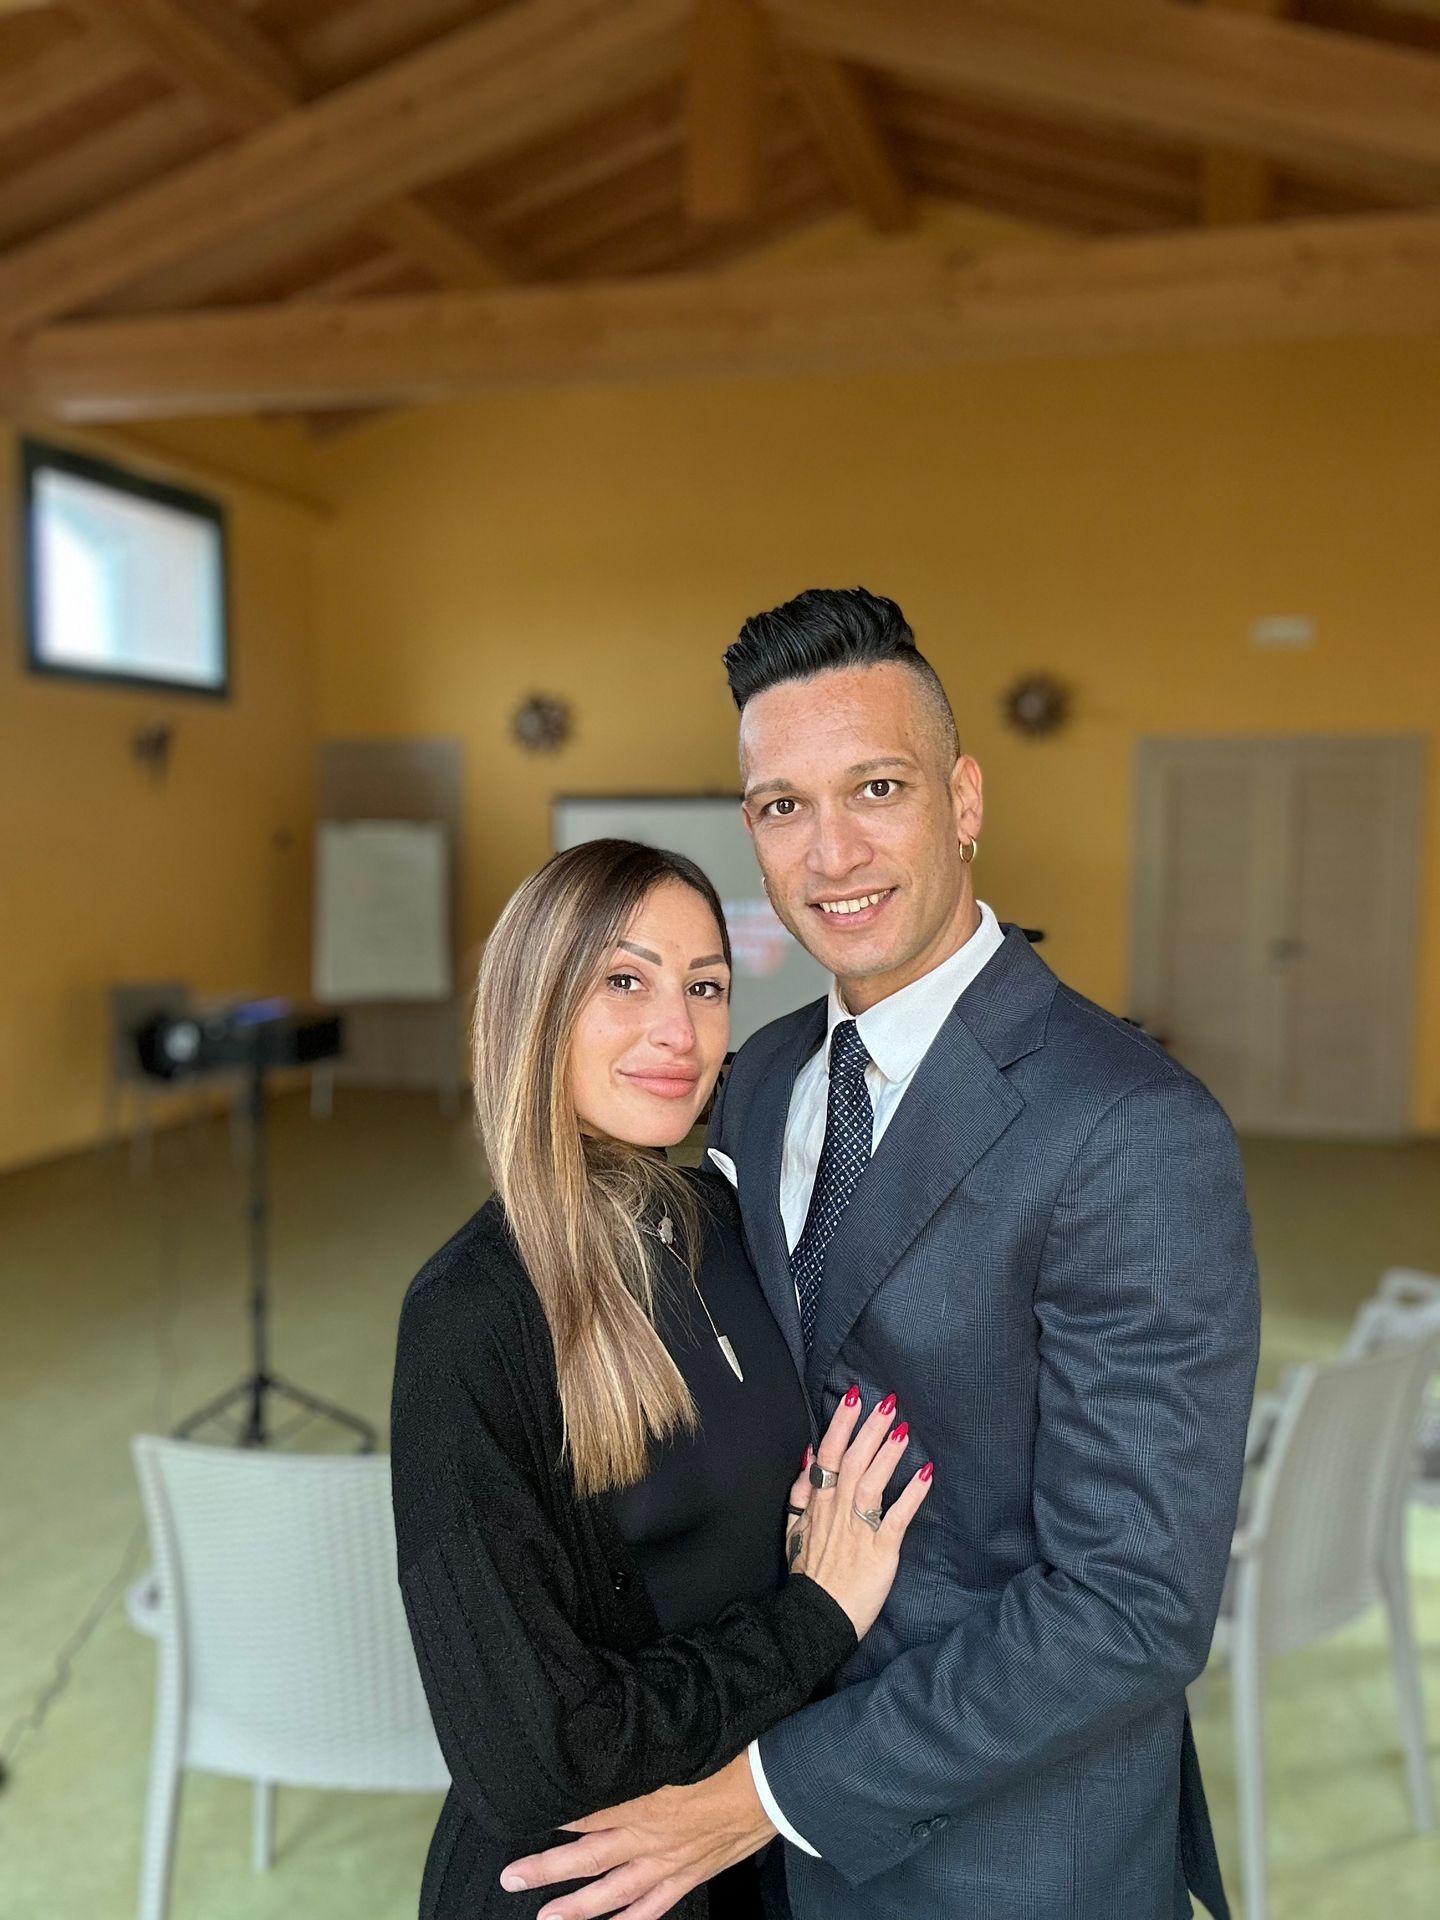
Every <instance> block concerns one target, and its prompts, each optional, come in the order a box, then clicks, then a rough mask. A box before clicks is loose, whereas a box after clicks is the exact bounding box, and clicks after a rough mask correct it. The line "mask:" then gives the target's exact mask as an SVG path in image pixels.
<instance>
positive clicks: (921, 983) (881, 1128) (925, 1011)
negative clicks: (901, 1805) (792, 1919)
mask: <svg viewBox="0 0 1440 1920" xmlns="http://www.w3.org/2000/svg"><path fill="white" fill-rule="evenodd" d="M977 904H978V906H979V908H980V924H979V926H978V927H977V928H976V929H975V931H974V933H972V934H971V936H970V938H969V939H968V940H967V941H966V942H965V944H964V946H963V947H959V948H957V949H956V951H955V952H954V953H952V954H951V955H950V958H949V959H948V960H942V961H941V962H940V964H939V966H938V967H932V968H931V970H930V971H929V973H925V974H922V975H921V976H920V978H919V979H918V980H912V981H911V982H910V985H909V986H908V987H901V988H900V990H899V991H898V992H897V993H892V994H891V995H890V996H889V998H888V999H885V1000H879V1001H877V1002H876V1004H875V1005H874V1006H873V1007H870V1008H868V1009H867V1010H866V1011H865V1012H864V1013H862V1014H859V1015H857V1016H856V1020H855V1025H856V1027H857V1028H858V1029H859V1032H860V1038H861V1039H862V1040H863V1041H864V1042H865V1050H866V1052H867V1053H868V1054H869V1055H870V1064H869V1066H868V1067H866V1069H865V1085H866V1087H867V1088H868V1089H869V1092H870V1105H871V1108H872V1109H873V1112H874V1115H875V1123H874V1129H873V1131H872V1133H871V1136H870V1151H871V1152H872V1153H873V1152H874V1151H875V1149H876V1147H878V1146H879V1144H880V1140H881V1136H882V1135H883V1134H884V1132H885V1129H886V1127H888V1126H889V1124H890V1122H891V1121H892V1120H893V1119H894V1117H895V1110H896V1108H897V1107H898V1106H899V1105H900V1102H901V1101H902V1100H903V1099H904V1097H905V1094H906V1091H907V1089H908V1088H909V1085H910V1082H911V1081H912V1080H913V1079H914V1078H915V1070H916V1068H917V1067H918V1066H919V1065H920V1062H921V1061H922V1060H923V1059H924V1058H925V1055H926V1054H927V1053H928V1052H929V1051H930V1047H931V1045H932V1043H933V1042H934V1040H935V1037H936V1035H937V1034H938V1033H939V1031H940V1029H941V1027H942V1026H943V1025H944V1024H945V1016H946V1015H947V1014H948V1013H949V1011H950V1009H951V1008H952V1007H953V1006H954V1004H955V1002H956V1001H957V1000H958V999H959V998H960V995H961V994H962V993H964V991H965V989H966V988H967V987H968V986H969V985H970V983H971V981H973V980H974V979H975V977H976V975H977V974H978V973H979V972H980V969H981V968H982V967H983V966H984V965H985V963H986V961H987V960H989V959H990V957H991V956H992V954H994V953H995V952H997V951H998V949H999V948H1000V947H1001V946H1002V945H1003V944H1004V939H1005V936H1004V934H1003V933H1002V932H1001V931H1000V922H999V921H998V920H997V919H996V918H995V915H994V914H993V913H992V912H991V910H990V908H989V907H987V906H986V904H985V902H984V901H983V900H981V901H979V902H977ZM849 1018H850V1014H849V1012H848V1010H847V1009H846V1007H845V1004H844V1002H843V1001H842V1000H841V998H840V990H839V988H838V987H837V986H836V985H835V983H834V981H832V982H831V983H830V1000H829V1006H828V1009H827V1018H826V1024H825V1044H824V1045H823V1046H821V1047H820V1048H819V1049H818V1050H817V1051H816V1052H815V1053H813V1054H812V1055H811V1056H810V1058H809V1059H808V1060H807V1061H806V1062H805V1065H804V1066H803V1067H802V1068H801V1069H800V1071H799V1073H798V1074H797V1075H796V1076H795V1086H794V1089H793V1091H792V1092H791V1095H790V1112H789V1115H788V1117H787V1118H786V1121H785V1146H784V1151H783V1153H782V1156H781V1161H780V1212H781V1215H782V1216H783V1218H784V1221H785V1243H786V1246H787V1247H788V1248H789V1250H790V1251H791V1252H792V1253H793V1252H794V1251H795V1243H796V1241H797V1240H799V1238H800V1235H801V1234H802V1232H803V1231H804V1229H805V1216H806V1214H807V1213H808V1212H809V1210H810V1195H811V1193H812V1192H813V1190H814V1187H815V1174H816V1171H817V1169H818V1167H819V1165H820V1149H821V1148H822V1147H823V1146H824V1144H825V1108H826V1103H827V1100H828V1097H829V1092H830V1036H831V1034H833V1033H834V1031H835V1029H836V1027H837V1026H838V1025H839V1023H840V1022H841V1021H842V1020H848V1019H849ZM714 1158H715V1160H716V1163H717V1164H718V1165H720V1166H721V1169H722V1171H724V1172H725V1173H726V1174H727V1176H728V1177H729V1178H730V1179H731V1180H732V1181H733V1180H734V1178H735V1175H734V1173H733V1171H731V1170H730V1169H729V1168H726V1167H725V1166H724V1156H723V1155H720V1154H716V1155H715V1156H714ZM747 1751H748V1754H749V1759H750V1772H751V1775H752V1776H753V1778H754V1781H755V1791H756V1792H757V1793H758V1794H759V1796H760V1804H761V1805H762V1806H763V1807H764V1809H765V1811H766V1813H767V1814H768V1815H769V1817H770V1820H771V1822H772V1824H773V1825H774V1826H775V1828H776V1830H777V1831H778V1832H779V1833H781V1834H782V1835H783V1836H784V1837H785V1839H787V1840H788V1841H789V1842H790V1843H791V1845H792V1846H796V1847H799V1848H800V1849H801V1851H802V1852H803V1853H809V1854H814V1855H815V1857H816V1858H817V1859H818V1858H819V1850H818V1848H815V1847H812V1846H811V1844H810V1842H809V1841H808V1840H807V1839H805V1837H804V1835H803V1834H799V1833H797V1832H796V1831H795V1829H794V1827H792V1826H791V1824H790V1822H789V1821H788V1820H787V1819H786V1818H785V1815H784V1814H783V1813H782V1812H781V1810H780V1806H779V1803H778V1802H777V1800H776V1799H775V1796H774V1794H773V1793H772V1792H771V1791H770V1783H769V1781H768V1780H767V1779H766V1778H765V1769H764V1767H763V1766H762V1765H761V1762H760V1743H759V1741H758V1740H752V1741H751V1742H750V1745H749V1748H748V1749H747Z"/></svg>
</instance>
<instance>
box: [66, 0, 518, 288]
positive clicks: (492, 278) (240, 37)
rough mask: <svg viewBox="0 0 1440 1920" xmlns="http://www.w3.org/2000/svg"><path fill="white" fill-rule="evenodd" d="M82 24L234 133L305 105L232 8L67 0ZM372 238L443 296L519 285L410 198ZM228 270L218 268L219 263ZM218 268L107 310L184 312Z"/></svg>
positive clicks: (287, 69) (377, 219)
mask: <svg viewBox="0 0 1440 1920" xmlns="http://www.w3.org/2000/svg"><path fill="white" fill-rule="evenodd" d="M70 4H71V5H72V6H75V7H78V8H79V9H80V10H82V11H83V12H84V13H85V14H86V15H87V16H88V17H90V18H92V19H97V20H104V21H107V22H109V24H110V26H111V28H112V30H116V31H119V32H121V33H129V34H131V35H132V36H133V38H134V42H135V45H136V47H137V49H138V50H139V51H140V52H142V53H143V54H144V55H145V57H146V58H147V59H149V60H150V61H151V62H152V63H153V64H154V65H155V66H156V67H158V68H159V70H160V71H161V72H163V73H165V74H167V75H168V76H169V78H170V79H171V81H172V82H173V83H174V84H175V85H176V86H178V87H180V88H181V89H188V90H193V91H195V92H197V93H199V95H200V96H201V98H202V99H204V100H206V101H207V102H208V103H209V104H210V105H211V107H212V108H214V110H215V111H216V112H217V113H220V114H222V115H223V116H224V117H225V118H226V120H227V121H228V122H229V123H230V125H231V126H232V127H233V128H235V129H236V130H237V131H239V132H249V131H252V130H253V129H255V128H257V127H264V126H268V125H270V124H271V123H272V122H275V121H278V120H280V119H282V118H284V117H285V116H287V115H288V114H290V113H291V112H292V111H293V110H294V109H296V108H297V107H300V106H302V105H303V104H304V100H305V92H306V89H305V82H304V77H303V75H302V73H301V71H300V69H299V67H298V66H297V65H296V64H295V63H294V62H293V61H292V60H291V59H290V58H289V56H288V55H287V54H286V53H285V51H284V49H283V48H281V47H278V46H276V45H275V44H274V43H273V42H272V41H271V40H270V39H268V38H267V36H266V35H265V34H263V33H261V32H260V31H259V30H258V29H257V28H256V27H255V26H254V25H253V24H252V23H251V21H250V20H249V19H247V17H246V16H245V15H244V14H241V13H237V12H236V11H235V8H234V7H233V5H230V4H228V0H70ZM372 224H373V229H374V231H375V232H376V233H378V235H379V236H380V237H381V238H382V239H384V240H386V241H388V242H390V243H392V244H395V245H399V246H403V247H405V248H406V250H407V251H408V252H409V253H410V254H411V255H412V257H413V258H414V259H415V260H417V261H418V262H419V263H420V264H421V265H422V266H423V267H424V268H425V269H426V271H427V272H428V273H430V274H432V275H433V276H434V278H435V280H436V282H437V283H438V284H439V285H440V286H442V287H446V286H448V287H459V288H472V289H473V288H476V287H491V286H495V285H497V284H498V283H500V282H501V281H504V280H509V279H515V278H517V277H520V276H519V275H518V274H517V273H516V272H515V271H514V264H515V263H514V262H513V260H512V259H511V258H510V256H509V255H508V254H507V253H505V252H503V251H502V249H501V248H500V247H499V246H498V245H497V246H496V247H495V248H493V249H492V248H490V247H488V246H487V245H485V244H484V242H483V241H481V240H478V239H476V238H474V237H472V236H471V235H469V234H468V233H466V232H465V231H463V230H462V229H461V228H459V227H457V226H455V225H454V224H453V223H452V222H449V221H446V220H444V219H443V218H442V217H441V216H440V215H439V214H438V213H436V212H435V211H434V210H433V209H432V208H431V207H428V206H427V205H425V203H424V202H423V201H420V200H418V199H416V198H415V197H414V196H413V195H409V196H401V197H400V198H398V199H396V200H393V201H391V202H390V203H389V204H388V205H384V206H381V207H380V208H378V209H377V210H376V212H375V214H374V215H373V218H372ZM218 269H219V270H220V271H224V263H223V262H222V263H218ZM216 270H217V269H216V267H212V266H210V265H208V264H207V265H204V266H202V267H201V268H200V273H201V278H200V281H199V283H198V284H196V283H195V282H194V281H193V279H192V278H191V277H190V276H188V275H182V277H181V278H180V280H179V281H178V282H176V281H173V280H168V279H163V278H162V279H161V280H160V281H159V282H158V283H142V285H141V286H140V288H138V289H137V293H136V299H135V300H134V301H128V300H119V301H115V302H112V303H110V304H112V305H113V306H115V307H116V308H117V309H118V310H121V311H124V310H125V309H126V308H127V307H133V306H134V305H136V304H140V305H154V306H169V305H182V304H184V303H185V302H186V301H188V300H193V299H195V298H197V297H200V296H203V295H204V294H205V293H207V292H208V291H210V288H211V286H212V284H213V281H212V278H211V275H212V274H213V273H214V272H215V271H216Z"/></svg>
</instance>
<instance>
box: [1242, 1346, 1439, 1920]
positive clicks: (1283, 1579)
mask: <svg viewBox="0 0 1440 1920" xmlns="http://www.w3.org/2000/svg"><path fill="white" fill-rule="evenodd" d="M1437 1362H1440V1341H1437V1340H1434V1339H1432V1340H1429V1341H1407V1342H1405V1343H1404V1344H1402V1345H1397V1346H1394V1347H1391V1348H1389V1349H1387V1350H1386V1351H1384V1352H1380V1353H1374V1354H1369V1355H1366V1356H1364V1357H1363V1358H1359V1359H1351V1360H1337V1361H1335V1362H1333V1363H1332V1364H1331V1365H1329V1366H1308V1367H1301V1368H1298V1369H1297V1370H1296V1372H1295V1375H1294V1377H1293V1381H1292V1385H1291V1389H1290V1391H1289V1393H1288V1394H1287V1395H1286V1398H1285V1401H1284V1404H1283V1405H1282V1407H1281V1409H1280V1412H1279V1415H1278V1417H1277V1419H1276V1421H1275V1425H1274V1430H1273V1434H1272V1436H1271V1439H1270V1444H1269V1447H1268V1449H1267V1455H1266V1461H1265V1466H1264V1468H1263V1471H1262V1472H1261V1474H1260V1475H1259V1480H1258V1484H1257V1486H1256V1489H1255V1497H1254V1500H1253V1503H1252V1504H1251V1506H1250V1509H1249V1512H1248V1515H1247V1517H1246V1519H1245V1521H1244V1523H1243V1524H1242V1526H1241V1528H1240V1530H1239V1531H1238V1532H1237V1533H1236V1535H1235V1540H1234V1543H1233V1546H1232V1548H1231V1560H1232V1580H1231V1584H1230V1587H1229V1588H1228V1589H1227V1591H1226V1595H1225V1601H1224V1604H1223V1605H1222V1609H1221V1615H1220V1621H1219V1624H1218V1626H1217V1628H1216V1635H1215V1646H1214V1651H1215V1653H1216V1654H1217V1655H1219V1656H1221V1657H1224V1656H1226V1655H1228V1657H1229V1659H1230V1664H1231V1670H1232V1676H1233V1683H1232V1700H1233V1713H1234V1722H1235V1760H1236V1778H1237V1788H1238V1794H1239V1803H1240V1853H1241V1866H1242V1871H1243V1875H1244V1882H1245V1897H1246V1907H1245V1911H1246V1914H1247V1916H1248V1920H1268V1913H1269V1896H1268V1886H1267V1873H1266V1855H1265V1782H1264V1746H1263V1738H1262V1718H1261V1704H1262V1703H1261V1685H1262V1678H1263V1672H1264V1663H1265V1661H1266V1660H1267V1659H1269V1658H1271V1657H1272V1656H1274V1655H1275V1654H1280V1653H1290V1652H1293V1651H1294V1650H1296V1649H1297V1648H1300V1647H1307V1646H1310V1645H1311V1644H1312V1643H1313V1642H1315V1641H1317V1640H1323V1639H1326V1638H1328V1637H1329V1636H1330V1635H1331V1634H1333V1633H1337V1632H1338V1631H1339V1630H1340V1629H1341V1628H1342V1627H1346V1626H1348V1625H1349V1624H1350V1622H1351V1621H1353V1620H1356V1619H1358V1618H1359V1617H1360V1616H1361V1615H1362V1614H1365V1613H1368V1612H1369V1611H1370V1609H1371V1608H1372V1607H1373V1606H1375V1605H1377V1604H1383V1605H1384V1607H1385V1610H1386V1613H1387V1615H1388V1617H1389V1625H1390V1640H1391V1648H1392V1653H1393V1657H1394V1663H1395V1681H1396V1686H1397V1689H1398V1692H1399V1705H1400V1732H1401V1740H1402V1743H1403V1746H1404V1749H1405V1769H1406V1779H1407V1782H1408V1786H1409V1793H1410V1804H1411V1812H1412V1815H1413V1818H1414V1822H1415V1826H1416V1829H1417V1830H1418V1831H1419V1832H1421V1833H1429V1832H1432V1831H1433V1830H1434V1825H1435V1807H1434V1797H1433V1790H1432V1787H1431V1781H1430V1764H1429V1755H1428V1752H1427V1749H1426V1740H1425V1709H1424V1697H1423V1694H1422V1692H1421V1678H1420V1663H1419V1658H1418V1655H1417V1651H1416V1645H1415V1630H1414V1624H1413V1620H1412V1616H1411V1608H1410V1588H1409V1580H1408V1575H1407V1571H1406V1565H1405V1510H1406V1493H1407V1490H1408V1484H1409V1480H1410V1464H1411V1446H1412V1441H1413V1437H1414V1432H1415V1422H1416V1415H1417V1412H1418V1409H1419V1405H1420V1397H1421V1395H1422V1393H1423V1392H1424V1389H1425V1384H1426V1381H1427V1379H1428V1378H1429V1376H1430V1374H1431V1372H1432V1371H1433V1369H1434V1368H1435V1366H1436V1364H1437Z"/></svg>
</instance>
